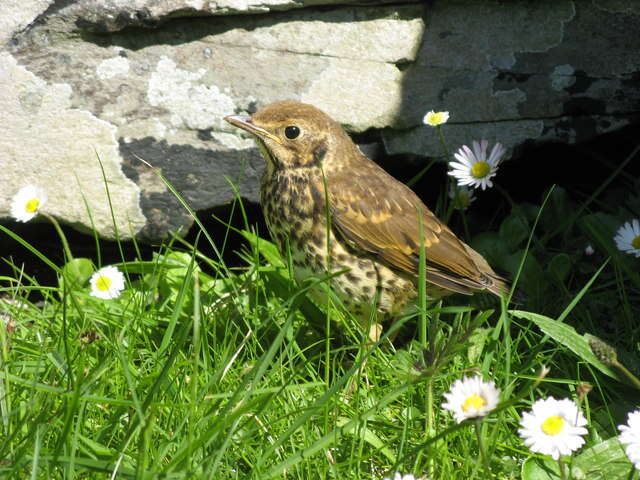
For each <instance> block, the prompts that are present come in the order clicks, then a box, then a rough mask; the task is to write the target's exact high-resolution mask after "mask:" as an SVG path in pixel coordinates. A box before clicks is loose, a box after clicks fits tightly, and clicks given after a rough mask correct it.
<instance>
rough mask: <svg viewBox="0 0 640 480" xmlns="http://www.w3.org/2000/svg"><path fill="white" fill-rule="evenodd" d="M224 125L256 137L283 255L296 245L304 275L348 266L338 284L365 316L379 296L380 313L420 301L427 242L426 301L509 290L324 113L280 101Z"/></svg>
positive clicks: (267, 208) (272, 226)
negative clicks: (420, 273)
mask: <svg viewBox="0 0 640 480" xmlns="http://www.w3.org/2000/svg"><path fill="white" fill-rule="evenodd" d="M226 120H227V121H228V122H229V123H231V124H233V125H235V126H237V127H239V128H242V129H244V130H246V131H247V132H249V133H251V134H253V135H254V137H255V139H256V141H257V143H258V146H259V148H260V150H261V152H262V154H263V156H264V157H265V160H266V162H267V168H266V170H265V174H264V177H263V179H262V185H261V202H262V209H263V212H264V215H265V218H266V221H267V225H268V226H269V230H270V231H271V234H272V236H273V237H274V240H275V241H276V243H277V244H278V246H279V248H280V250H281V252H282V253H283V254H286V252H287V248H290V251H291V254H292V257H293V264H294V267H295V274H296V277H297V278H298V279H304V278H306V277H308V276H312V275H313V276H323V275H326V274H327V272H329V271H330V272H338V271H340V270H343V269H348V270H349V271H348V272H347V273H344V274H342V275H340V276H338V277H337V278H335V279H334V281H333V284H332V287H333V289H334V290H335V291H336V292H337V293H338V294H339V295H340V296H341V297H342V298H343V300H344V301H345V303H346V304H347V305H348V306H350V307H351V309H352V310H353V311H354V312H355V313H356V314H358V315H360V316H362V317H363V318H368V315H369V308H370V307H371V304H372V301H373V299H374V298H375V295H376V292H379V293H380V297H379V302H378V304H377V310H378V311H379V312H380V313H382V314H385V315H397V314H399V313H402V312H403V311H406V309H407V307H409V306H411V305H412V304H413V303H414V301H415V299H416V297H417V277H418V266H419V255H420V239H421V238H422V239H423V241H424V246H425V252H426V273H427V294H428V295H429V297H431V298H439V297H441V296H443V295H446V294H448V293H453V292H457V293H463V294H472V293H473V292H476V291H482V290H486V291H489V292H491V293H494V294H495V295H502V294H504V293H506V292H507V290H508V285H507V283H506V282H505V281H504V279H502V278H500V277H499V276H498V275H497V274H496V273H495V272H494V271H493V270H492V269H491V267H490V266H489V264H488V263H487V262H486V261H485V259H484V258H483V257H482V256H481V255H480V254H479V253H477V252H476V251H475V250H473V249H472V248H471V247H469V246H468V245H466V244H465V243H464V242H462V241H461V240H460V239H458V237H456V235H455V234H454V233H453V232H452V231H451V230H450V229H449V228H448V227H447V226H446V225H445V224H443V223H442V222H441V221H440V220H438V218H436V216H435V215H434V214H433V213H431V211H430V210H429V209H428V208H427V206H426V205H425V204H424V203H423V202H422V201H421V200H420V199H419V198H418V197H417V195H416V194H415V193H414V192H413V191H412V190H411V189H410V188H408V187H407V186H406V185H404V184H402V183H400V182H399V181H397V180H396V179H395V178H393V177H392V176H391V175H389V174H388V173H386V172H385V171H384V170H383V169H382V168H380V167H379V166H378V165H376V164H375V163H374V162H372V161H371V160H369V159H368V158H367V157H366V156H364V155H363V154H362V152H361V151H360V149H359V148H358V147H357V146H356V145H355V144H354V143H353V141H352V140H351V138H350V137H349V136H348V135H347V133H346V132H345V131H344V130H343V129H342V127H341V126H340V125H339V124H338V123H337V122H335V121H333V120H332V119H331V118H329V117H328V116H327V115H326V114H325V113H323V112H322V111H320V110H319V109H317V108H315V107H313V106H311V105H306V104H302V103H297V102H278V103H273V104H271V105H268V106H266V107H264V108H263V109H261V110H260V111H258V112H256V113H255V114H254V115H252V116H251V117H250V118H246V117H239V116H230V117H226ZM325 193H326V195H325ZM327 218H328V219H329V225H328V228H327ZM421 229H422V235H421ZM327 240H328V242H327ZM316 295H317V296H318V297H320V296H322V291H321V290H319V291H318V292H316Z"/></svg>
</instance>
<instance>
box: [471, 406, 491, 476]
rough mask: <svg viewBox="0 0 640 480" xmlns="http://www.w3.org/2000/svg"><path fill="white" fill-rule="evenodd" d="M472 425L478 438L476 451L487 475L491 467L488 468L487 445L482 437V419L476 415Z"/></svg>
mask: <svg viewBox="0 0 640 480" xmlns="http://www.w3.org/2000/svg"><path fill="white" fill-rule="evenodd" d="M474 427H475V430H476V438H477V439H478V451H479V452H480V461H481V462H482V466H483V467H484V471H485V474H487V475H489V472H490V471H491V469H490V468H489V461H488V459H487V447H486V445H485V443H484V438H483V436H482V419H481V418H480V417H478V418H477V419H476V421H475V422H474Z"/></svg>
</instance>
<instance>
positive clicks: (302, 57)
mask: <svg viewBox="0 0 640 480" xmlns="http://www.w3.org/2000/svg"><path fill="white" fill-rule="evenodd" d="M88 5H94V6H95V7H96V8H98V6H99V5H102V6H108V7H109V8H111V7H113V6H114V5H117V3H113V2H97V3H96V2H93V3H92V4H87V3H86V2H77V3H72V4H70V5H69V6H67V7H63V8H61V9H59V10H58V11H56V12H55V13H53V14H52V15H51V17H50V18H47V19H45V20H43V21H41V22H38V24H37V25H34V26H33V27H32V28H31V29H30V30H29V31H28V32H26V33H25V34H23V35H19V36H17V37H15V39H14V42H13V43H12V44H11V46H10V48H8V50H9V51H10V53H11V55H9V54H8V53H6V54H5V56H6V58H7V62H13V64H14V68H16V69H20V70H21V71H23V72H26V73H28V74H29V75H31V76H32V77H33V78H35V79H37V81H38V82H40V84H41V85H42V86H41V89H44V90H47V89H54V90H55V89H62V90H63V91H64V92H65V93H66V94H67V97H65V98H66V100H67V103H66V104H64V106H63V107H58V108H59V114H60V115H61V116H62V118H64V116H65V115H67V112H68V111H72V112H74V113H77V112H82V114H83V115H86V116H87V117H88V118H91V119H92V121H94V122H98V123H99V125H106V126H109V127H110V130H109V131H110V132H111V135H110V136H109V137H108V138H105V137H104V136H99V137H97V138H94V137H91V136H89V137H87V138H84V137H85V136H86V130H87V127H85V126H82V128H81V126H80V125H77V124H74V123H72V122H71V123H70V122H65V123H64V125H65V127H64V129H63V130H61V131H57V135H58V136H59V137H60V138H59V140H56V139H55V138H48V137H47V134H46V133H45V131H42V130H39V129H33V131H31V132H30V136H29V137H28V138H24V137H21V136H20V132H19V131H14V130H11V128H9V130H10V131H12V132H14V134H13V136H12V137H11V138H10V139H8V141H7V142H6V143H5V144H0V156H1V155H3V154H5V153H6V152H7V151H8V150H9V144H17V143H19V144H20V145H21V155H23V156H27V157H36V156H37V157H39V160H38V162H40V163H46V164H47V169H46V170H43V171H42V172H40V170H39V169H37V170H35V171H34V172H32V174H31V175H30V177H29V178H28V181H29V183H38V184H40V185H41V186H43V187H45V188H46V189H47V190H48V191H57V192H63V191H64V194H65V196H66V197H65V198H70V197H76V198H82V197H81V193H82V192H81V191H80V189H77V188H76V187H75V186H74V185H73V182H69V175H71V174H72V171H73V172H76V171H77V172H78V173H77V174H78V175H79V176H80V177H82V178H92V179H93V180H94V181H92V182H89V183H91V185H93V188H94V190H93V191H92V192H91V194H90V196H91V197H92V198H95V199H96V200H98V199H101V200H104V199H103V196H101V194H100V192H103V191H104V184H103V182H102V181H101V179H100V178H99V177H98V178H96V177H95V175H94V174H95V172H99V163H98V162H97V161H96V159H95V155H94V156H91V155H87V154H86V152H84V153H83V154H82V155H79V158H82V156H83V155H84V158H85V161H84V168H85V169H86V170H87V171H86V172H84V171H82V170H81V169H78V168H79V167H78V166H77V165H73V164H72V163H70V161H69V159H68V158H67V156H66V155H65V154H64V151H65V149H66V148H68V144H69V143H73V144H74V145H75V143H77V144H78V145H80V144H82V143H83V142H82V141H81V142H77V139H78V138H82V139H83V141H86V142H88V143H90V144H92V145H93V146H94V147H95V148H96V150H100V149H103V148H104V149H106V150H108V151H109V152H110V154H109V155H108V156H106V157H104V158H103V156H102V155H101V157H100V158H101V160H102V161H103V162H107V163H108V164H109V166H110V169H112V170H114V171H116V172H117V175H114V176H113V177H112V176H108V178H107V179H108V182H109V183H108V185H109V188H110V190H116V189H122V190H123V191H127V192H129V193H130V198H132V199H134V200H133V204H134V205H129V206H128V207H126V208H127V212H128V215H132V210H131V209H132V208H133V206H135V208H136V209H137V210H136V212H137V214H136V216H135V219H134V220H135V221H134V220H125V217H123V219H122V222H124V223H122V224H120V225H118V231H119V233H120V235H121V236H124V237H127V236H131V235H136V236H138V237H141V238H144V239H149V240H157V239H160V238H164V237H166V235H167V234H168V233H169V232H170V231H178V230H180V231H185V230H186V229H187V228H188V227H189V226H190V225H191V223H192V219H191V217H190V215H189V214H188V213H187V211H186V210H185V209H184V208H183V207H182V206H181V205H180V203H179V201H178V200H177V199H176V198H175V197H174V195H173V194H172V193H171V191H170V190H169V189H168V188H167V186H166V184H165V183H163V181H162V180H161V178H160V177H159V176H158V175H156V173H155V172H156V171H157V172H160V173H162V175H163V176H164V177H165V178H166V179H167V180H168V181H169V182H171V184H172V185H173V186H175V187H176V189H177V190H178V191H179V192H180V193H181V194H182V195H183V196H184V197H185V198H186V199H187V200H188V201H189V204H190V205H191V207H192V208H195V209H207V208H211V207H214V206H218V205H222V204H228V203H229V202H231V201H232V200H233V199H234V198H235V197H236V195H240V196H241V197H242V198H244V199H247V200H249V201H253V202H257V201H258V179H259V177H260V175H261V172H262V169H263V161H262V159H261V158H260V156H259V154H258V152H257V149H256V148H255V145H254V142H253V140H252V139H250V138H247V137H245V136H242V135H240V136H239V135H238V132H237V130H236V129H234V128H233V127H231V126H230V125H229V124H227V123H226V122H225V121H224V120H223V117H224V116H226V115H229V114H234V113H242V112H250V111H253V110H255V109H257V108H260V107H261V106H263V105H266V104H268V103H271V102H273V101H276V100H283V99H294V100H300V101H306V102H309V103H313V104H316V105H318V106H320V107H321V108H323V109H324V110H326V111H327V112H328V113H329V114H331V115H332V116H333V117H334V118H336V119H337V120H339V121H341V122H342V123H344V124H345V125H347V126H349V127H350V128H351V129H352V130H354V131H363V130H365V129H368V128H370V127H379V128H382V127H387V126H390V125H393V124H394V122H395V118H396V116H397V113H398V108H399V106H400V99H401V90H402V81H403V73H402V71H401V69H399V68H398V64H403V63H406V62H411V61H414V60H415V59H416V56H417V54H418V47H419V45H420V38H421V36H422V33H423V30H424V24H423V20H422V17H421V14H422V9H421V7H420V6H416V5H407V6H401V7H399V6H390V7H384V6H382V7H367V8H363V7H357V8H356V7H346V6H343V7H341V8H339V9H333V10H324V9H321V10H316V9H310V10H309V9H299V10H295V11H291V12H287V13H270V14H269V15H245V16H232V17H224V16H220V17H216V18H215V21H213V19H212V18H181V19H177V20H172V21H171V22H170V23H166V24H164V25H163V26H161V27H158V28H155V29H128V30H123V31H120V32H115V33H111V34H108V35H105V34H98V33H91V32H88V31H86V30H83V31H82V34H81V35H78V32H77V31H72V30H71V28H76V29H77V25H78V23H77V22H74V23H73V25H75V26H73V27H71V24H70V23H69V18H79V17H77V16H76V17H72V16H70V11H71V10H73V9H74V8H75V9H79V8H80V7H86V8H89V7H88ZM127 5H131V3H127ZM165 6H166V5H165ZM114 8H115V7H114ZM127 8H129V7H127ZM76 13H77V12H76ZM132 23H133V24H135V21H134V20H132ZM2 81H3V80H2V79H0V83H2ZM21 82H22V81H21V80H20V81H18V82H15V81H11V82H10V83H11V85H13V88H11V89H5V94H6V95H7V96H8V97H9V98H10V99H11V101H12V102H13V104H15V105H16V107H15V108H14V111H15V114H16V115H17V116H20V117H21V118H24V119H25V121H28V119H29V118H34V117H32V116H33V115H34V114H36V113H37V110H38V102H39V100H38V98H37V96H34V95H31V94H30V95H29V96H28V98H22V97H21V94H20V93H19V92H20V90H21V89H22V86H21ZM16 86H17V88H15V87H16ZM337 89H339V91H340V95H339V96H337V95H336V91H337ZM23 96H24V95H23ZM372 99H376V101H375V102H372V101H371V100H372ZM48 112H49V113H48V116H49V118H48V120H50V122H51V124H54V123H55V120H54V117H55V116H56V113H55V109H54V110H52V111H48ZM38 115H40V114H38ZM35 118H37V117H35ZM3 121H6V122H10V120H8V119H6V120H0V128H4V127H5V125H3V124H2V123H3ZM48 125H49V124H47V126H48ZM88 125H91V123H89V124H88ZM45 130H46V129H45ZM45 138H46V139H45ZM43 142H54V143H56V142H57V143H59V145H60V147H59V150H56V152H55V154H54V155H48V156H46V158H45V156H44V155H43V153H42V152H41V151H40V150H39V147H38V145H41V144H42V143H43ZM114 147H115V150H114ZM0 158H2V157H0ZM12 158H14V159H13V160H11V162H10V164H9V166H10V170H11V171H12V172H13V173H12V175H11V177H10V182H9V187H10V188H8V189H7V190H6V191H3V192H1V193H0V216H3V215H4V216H7V215H8V211H9V210H8V209H9V203H10V197H11V195H12V194H13V193H12V192H14V191H17V189H18V188H19V187H20V186H21V185H22V184H23V183H24V182H25V181H26V180H27V179H26V178H25V177H23V176H22V175H21V173H20V168H19V163H20V161H19V159H18V156H17V155H14V157H12ZM154 169H155V171H154ZM44 172H46V175H45V174H44ZM91 172H93V173H91ZM62 182H64V186H62V185H61V183H62ZM231 183H233V184H234V185H235V186H236V187H237V189H238V190H237V193H236V191H234V189H233V188H232V187H231ZM83 188H85V189H86V188H87V187H86V185H85V186H84V187H83ZM83 191H84V190H83ZM119 202H120V200H119ZM69 203H70V202H68V201H66V202H64V203H61V202H59V201H58V199H57V198H56V195H53V196H52V197H51V198H50V201H49V203H48V208H50V209H51V212H50V213H54V214H55V215H56V216H57V217H59V218H60V219H61V220H63V221H65V222H68V223H72V224H76V225H80V226H81V225H84V226H85V227H86V226H88V225H89V224H90V221H89V218H88V214H87V213H86V212H84V215H85V216H84V218H82V212H80V211H78V212H75V213H74V214H73V215H71V214H68V213H67V212H66V210H65V209H66V208H67V206H68V204H69ZM95 203H96V204H99V205H106V204H107V203H106V202H105V203H102V202H101V201H97V202H95ZM78 205H83V204H82V202H78ZM56 206H57V207H56ZM96 208H98V207H97V206H96V205H94V204H93V203H92V204H91V211H92V216H93V218H94V219H95V218H96V217H99V218H100V219H104V221H102V222H96V228H97V230H98V232H99V233H100V234H101V235H103V236H105V237H112V236H113V234H114V232H113V228H112V227H111V226H110V215H108V214H106V213H105V212H103V211H98V210H95V209H96Z"/></svg>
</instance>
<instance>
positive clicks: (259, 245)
mask: <svg viewBox="0 0 640 480" xmlns="http://www.w3.org/2000/svg"><path fill="white" fill-rule="evenodd" d="M240 233H241V234H242V236H243V237H244V238H246V239H247V241H248V242H249V243H250V244H251V246H252V247H253V248H255V249H256V250H258V252H260V255H262V256H263V257H264V258H265V260H266V261H267V262H269V263H270V264H271V265H273V266H274V267H280V268H285V267H286V265H285V263H284V261H283V260H282V257H281V256H280V252H279V251H278V247H276V245H275V244H274V243H272V242H270V241H269V240H265V239H264V238H261V237H259V236H258V235H256V234H255V233H253V232H249V231H247V230H241V231H240Z"/></svg>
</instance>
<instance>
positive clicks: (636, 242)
mask: <svg viewBox="0 0 640 480" xmlns="http://www.w3.org/2000/svg"><path fill="white" fill-rule="evenodd" d="M631 246H632V247H633V248H635V249H636V250H640V235H638V236H637V237H636V238H634V239H633V240H631Z"/></svg>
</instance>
